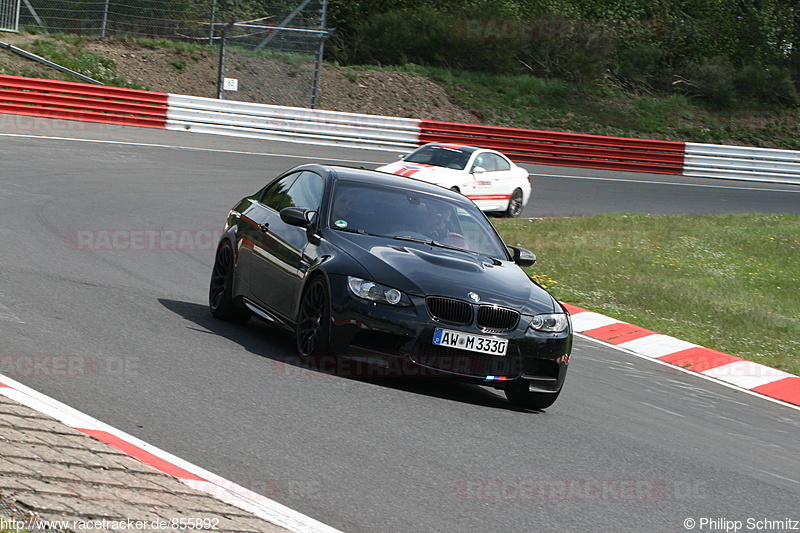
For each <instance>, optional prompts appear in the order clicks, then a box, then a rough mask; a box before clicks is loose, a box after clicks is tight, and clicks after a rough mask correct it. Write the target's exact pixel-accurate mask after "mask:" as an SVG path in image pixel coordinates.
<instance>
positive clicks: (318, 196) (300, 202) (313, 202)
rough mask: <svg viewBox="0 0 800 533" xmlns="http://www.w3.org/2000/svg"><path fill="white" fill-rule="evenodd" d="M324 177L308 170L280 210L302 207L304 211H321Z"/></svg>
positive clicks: (290, 190) (284, 199)
mask: <svg viewBox="0 0 800 533" xmlns="http://www.w3.org/2000/svg"><path fill="white" fill-rule="evenodd" d="M323 185H324V183H323V181H322V176H320V175H319V174H315V173H314V172H310V171H308V170H306V171H304V172H301V173H300V175H299V176H297V179H296V180H294V183H292V185H291V186H290V187H289V191H288V192H287V193H286V196H284V198H283V202H281V205H280V208H281V209H283V208H285V207H301V208H303V209H313V210H314V211H318V210H319V206H320V204H321V203H322V188H323Z"/></svg>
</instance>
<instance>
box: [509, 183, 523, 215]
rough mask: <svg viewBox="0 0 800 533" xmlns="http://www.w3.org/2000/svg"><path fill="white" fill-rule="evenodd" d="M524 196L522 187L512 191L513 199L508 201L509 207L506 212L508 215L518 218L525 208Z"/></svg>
mask: <svg viewBox="0 0 800 533" xmlns="http://www.w3.org/2000/svg"><path fill="white" fill-rule="evenodd" d="M523 198H524V196H523V194H522V189H514V192H512V193H511V199H510V200H509V201H508V209H506V212H505V215H506V216H507V217H509V218H517V217H518V216H520V215H521V214H522V210H523V209H524V208H525V206H523V205H522V200H523Z"/></svg>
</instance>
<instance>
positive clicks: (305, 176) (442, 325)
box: [209, 165, 572, 409]
mask: <svg viewBox="0 0 800 533" xmlns="http://www.w3.org/2000/svg"><path fill="white" fill-rule="evenodd" d="M535 260H536V258H535V256H534V255H533V253H531V252H529V251H527V250H524V249H521V248H518V247H514V246H507V245H506V244H505V243H503V241H502V239H501V238H500V236H499V235H498V233H497V231H496V230H495V229H494V227H493V226H492V224H491V222H490V221H489V219H487V218H486V216H485V215H484V214H483V212H482V211H481V210H480V209H478V207H476V205H475V204H474V203H473V202H472V201H471V200H469V199H467V198H466V197H464V196H462V195H460V194H458V193H456V192H452V191H449V190H447V189H444V188H442V187H439V186H437V185H432V184H428V183H425V182H422V181H418V180H415V179H413V178H407V177H402V176H397V175H391V174H386V173H383V172H377V171H373V170H364V169H355V168H348V167H338V166H325V165H302V166H299V167H297V168H294V169H291V170H289V171H287V172H285V173H284V174H281V175H280V176H278V177H276V178H275V179H273V180H271V181H270V182H269V183H267V185H266V186H265V187H264V188H262V189H261V190H259V191H257V192H256V193H255V194H253V195H251V196H248V197H246V198H244V199H242V200H241V201H240V202H239V203H238V204H237V205H236V206H234V207H233V209H231V211H230V213H229V214H228V219H227V222H226V225H225V230H224V232H223V234H222V238H221V240H220V242H219V245H218V247H217V252H216V258H215V262H214V268H213V272H212V276H211V284H210V289H209V304H210V309H211V314H212V315H213V316H214V317H216V318H220V319H224V320H230V321H237V322H243V321H246V320H247V319H249V318H250V317H251V316H252V315H256V316H258V317H260V318H262V319H264V320H267V321H270V322H272V323H274V324H277V325H279V326H281V327H283V328H285V329H286V330H288V331H289V332H291V333H293V334H294V335H295V337H296V339H297V350H298V352H299V354H300V356H301V357H303V358H320V357H325V358H336V359H337V360H360V361H369V364H370V365H371V366H372V367H384V368H387V369H388V368H401V369H403V372H404V375H425V376H436V377H451V378H456V379H460V380H464V381H469V382H474V383H478V384H482V385H487V386H491V387H495V388H498V389H503V390H504V391H505V394H506V397H507V398H508V399H509V401H510V402H511V403H512V404H515V405H517V406H520V407H525V408H530V409H544V408H546V407H549V406H550V405H552V404H553V402H554V401H555V400H556V398H557V397H558V394H559V392H560V391H561V388H562V387H563V384H564V378H565V375H566V372H567V365H568V364H569V357H570V351H571V348H572V325H571V321H570V318H569V314H568V313H567V311H566V310H565V309H564V307H563V306H562V305H561V304H560V303H559V302H558V301H556V300H555V298H553V297H552V296H551V295H550V294H549V293H548V292H547V291H545V290H544V289H543V288H542V287H540V286H539V285H538V284H536V283H535V282H534V281H533V280H532V279H531V278H530V277H529V276H528V275H527V274H526V273H525V272H524V271H523V270H522V268H521V267H525V266H530V265H533V263H534V261H535Z"/></svg>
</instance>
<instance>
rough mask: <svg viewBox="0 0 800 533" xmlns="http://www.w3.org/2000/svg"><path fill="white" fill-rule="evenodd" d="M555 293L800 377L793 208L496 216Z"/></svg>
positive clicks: (799, 253) (799, 230)
mask: <svg viewBox="0 0 800 533" xmlns="http://www.w3.org/2000/svg"><path fill="white" fill-rule="evenodd" d="M495 225H496V226H497V228H498V230H499V231H500V232H501V234H502V235H503V238H504V239H505V240H506V242H507V243H509V244H517V245H519V246H523V247H525V248H528V249H530V250H532V251H534V252H535V253H536V255H537V257H538V258H539V260H538V261H537V263H536V265H534V266H533V267H531V268H530V269H529V273H530V274H531V275H532V276H534V278H535V279H537V281H539V283H540V284H542V285H543V286H545V287H546V288H547V289H548V290H549V291H551V292H552V293H553V295H554V296H555V297H556V298H558V299H559V300H561V301H563V302H566V303H570V304H573V305H576V306H579V307H583V308H586V309H591V310H592V311H596V312H598V313H601V314H605V315H608V316H612V317H614V318H617V319H619V320H622V321H625V322H629V323H632V324H636V325H637V326H641V327H644V328H647V329H652V330H654V331H657V332H659V333H663V334H665V335H670V336H673V337H677V338H680V339H683V340H686V341H689V342H692V343H695V344H699V345H701V346H705V347H707V348H711V349H714V350H718V351H721V352H725V353H729V354H731V355H735V356H737V357H741V358H743V359H748V360H751V361H756V362H759V363H761V364H764V365H767V366H771V367H775V368H779V369H781V370H784V371H786V372H790V373H793V374H797V375H800V357H798V354H800V282H799V281H798V280H800V216H791V215H768V214H736V215H707V216H695V215H691V216H689V215H680V216H676V215H663V216H651V215H594V216H586V217H576V218H558V219H541V220H539V219H533V220H527V219H525V220H522V219H518V220H496V221H495Z"/></svg>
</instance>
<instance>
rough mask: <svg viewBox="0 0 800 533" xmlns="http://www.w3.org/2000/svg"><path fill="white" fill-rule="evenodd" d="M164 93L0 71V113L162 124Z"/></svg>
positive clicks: (165, 117)
mask: <svg viewBox="0 0 800 533" xmlns="http://www.w3.org/2000/svg"><path fill="white" fill-rule="evenodd" d="M167 96H168V95H167V94H166V93H156V92H152V91H140V90H136V89H123V88H119V87H108V86H105V85H90V84H87V83H74V82H68V81H59V80H42V79H37V78H24V77H20V76H6V75H0V113H9V114H15V115H28V116H34V117H46V118H59V119H67V120H82V121H87V122H104V123H109V124H122V125H126V126H143V127H150V128H164V127H165V124H166V119H167Z"/></svg>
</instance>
